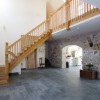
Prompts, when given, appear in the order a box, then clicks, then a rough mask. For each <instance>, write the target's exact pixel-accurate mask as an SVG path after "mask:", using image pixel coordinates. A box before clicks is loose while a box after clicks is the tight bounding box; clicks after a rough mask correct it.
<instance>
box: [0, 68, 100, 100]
mask: <svg viewBox="0 0 100 100" xmlns="http://www.w3.org/2000/svg"><path fill="white" fill-rule="evenodd" d="M0 100H100V80H88V79H82V78H80V77H79V70H78V69H77V68H70V69H59V68H58V69H51V68H49V69H35V70H27V71H25V70H24V71H23V72H22V75H15V76H11V78H10V83H9V85H8V86H5V87H0Z"/></svg>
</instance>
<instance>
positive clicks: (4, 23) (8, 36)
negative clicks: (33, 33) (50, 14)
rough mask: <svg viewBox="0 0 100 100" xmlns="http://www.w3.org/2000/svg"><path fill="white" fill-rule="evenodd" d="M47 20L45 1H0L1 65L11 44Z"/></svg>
mask: <svg viewBox="0 0 100 100" xmlns="http://www.w3.org/2000/svg"><path fill="white" fill-rule="evenodd" d="M45 19H46V2H45V0H0V65H3V64H5V42H6V41H7V42H9V43H10V44H11V43H13V42H14V41H15V40H17V39H18V38H19V37H20V36H21V35H22V34H25V33H27V32H28V31H30V30H31V29H33V28H34V27H35V26H37V25H38V24H39V23H41V22H42V21H44V20H45Z"/></svg>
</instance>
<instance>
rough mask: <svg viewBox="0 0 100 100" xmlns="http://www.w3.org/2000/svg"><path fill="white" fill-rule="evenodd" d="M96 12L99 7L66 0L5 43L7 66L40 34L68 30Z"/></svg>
mask: <svg viewBox="0 0 100 100" xmlns="http://www.w3.org/2000/svg"><path fill="white" fill-rule="evenodd" d="M97 14H100V9H98V8H96V7H94V6H92V5H89V4H87V3H84V2H83V1H81V0H67V2H65V3H64V4H63V5H61V7H59V8H58V9H57V10H56V11H55V12H54V13H52V15H51V16H50V18H49V19H46V20H45V21H43V22H42V23H41V24H40V25H38V26H36V27H35V28H34V29H32V30H31V31H29V32H28V33H26V34H25V35H23V36H22V37H21V38H20V39H18V40H17V41H15V42H14V43H13V44H11V45H9V46H8V44H6V56H5V57H6V63H7V66H8V64H9V62H10V61H12V60H13V59H15V58H16V56H19V55H20V53H23V52H24V51H25V50H26V49H27V48H28V47H30V46H31V45H32V44H33V43H35V42H36V41H38V39H39V38H41V35H42V34H47V33H48V32H49V31H50V30H52V32H55V31H58V30H60V29H62V28H66V29H67V30H68V29H69V28H70V26H71V25H73V24H75V23H78V22H79V21H82V20H85V19H87V18H90V17H92V16H94V15H97ZM36 37H38V39H35V38H36ZM8 54H9V55H8Z"/></svg>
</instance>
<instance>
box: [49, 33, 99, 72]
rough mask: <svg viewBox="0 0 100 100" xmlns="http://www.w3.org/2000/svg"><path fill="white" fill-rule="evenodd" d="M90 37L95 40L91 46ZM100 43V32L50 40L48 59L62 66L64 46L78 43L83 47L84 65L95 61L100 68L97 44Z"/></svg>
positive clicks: (54, 64)
mask: <svg viewBox="0 0 100 100" xmlns="http://www.w3.org/2000/svg"><path fill="white" fill-rule="evenodd" d="M88 39H91V40H92V42H93V44H94V45H93V47H92V48H91V47H90V46H89V43H88ZM99 43H100V33H94V34H87V35H80V36H79V35H78V36H75V37H69V38H67V37H66V38H65V39H60V40H55V41H50V42H49V43H48V45H49V46H48V52H49V53H48V59H49V60H50V62H51V64H52V65H53V66H57V67H61V66H62V48H63V47H65V46H68V45H77V46H80V47H81V48H82V49H83V58H82V63H83V66H84V64H86V63H93V64H94V65H96V66H97V67H98V68H99V70H100V48H99V46H96V44H99Z"/></svg>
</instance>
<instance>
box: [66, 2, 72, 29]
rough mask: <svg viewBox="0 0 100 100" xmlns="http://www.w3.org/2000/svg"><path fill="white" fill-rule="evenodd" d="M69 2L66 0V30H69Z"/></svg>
mask: <svg viewBox="0 0 100 100" xmlns="http://www.w3.org/2000/svg"><path fill="white" fill-rule="evenodd" d="M70 2H71V0H66V29H67V30H70Z"/></svg>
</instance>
